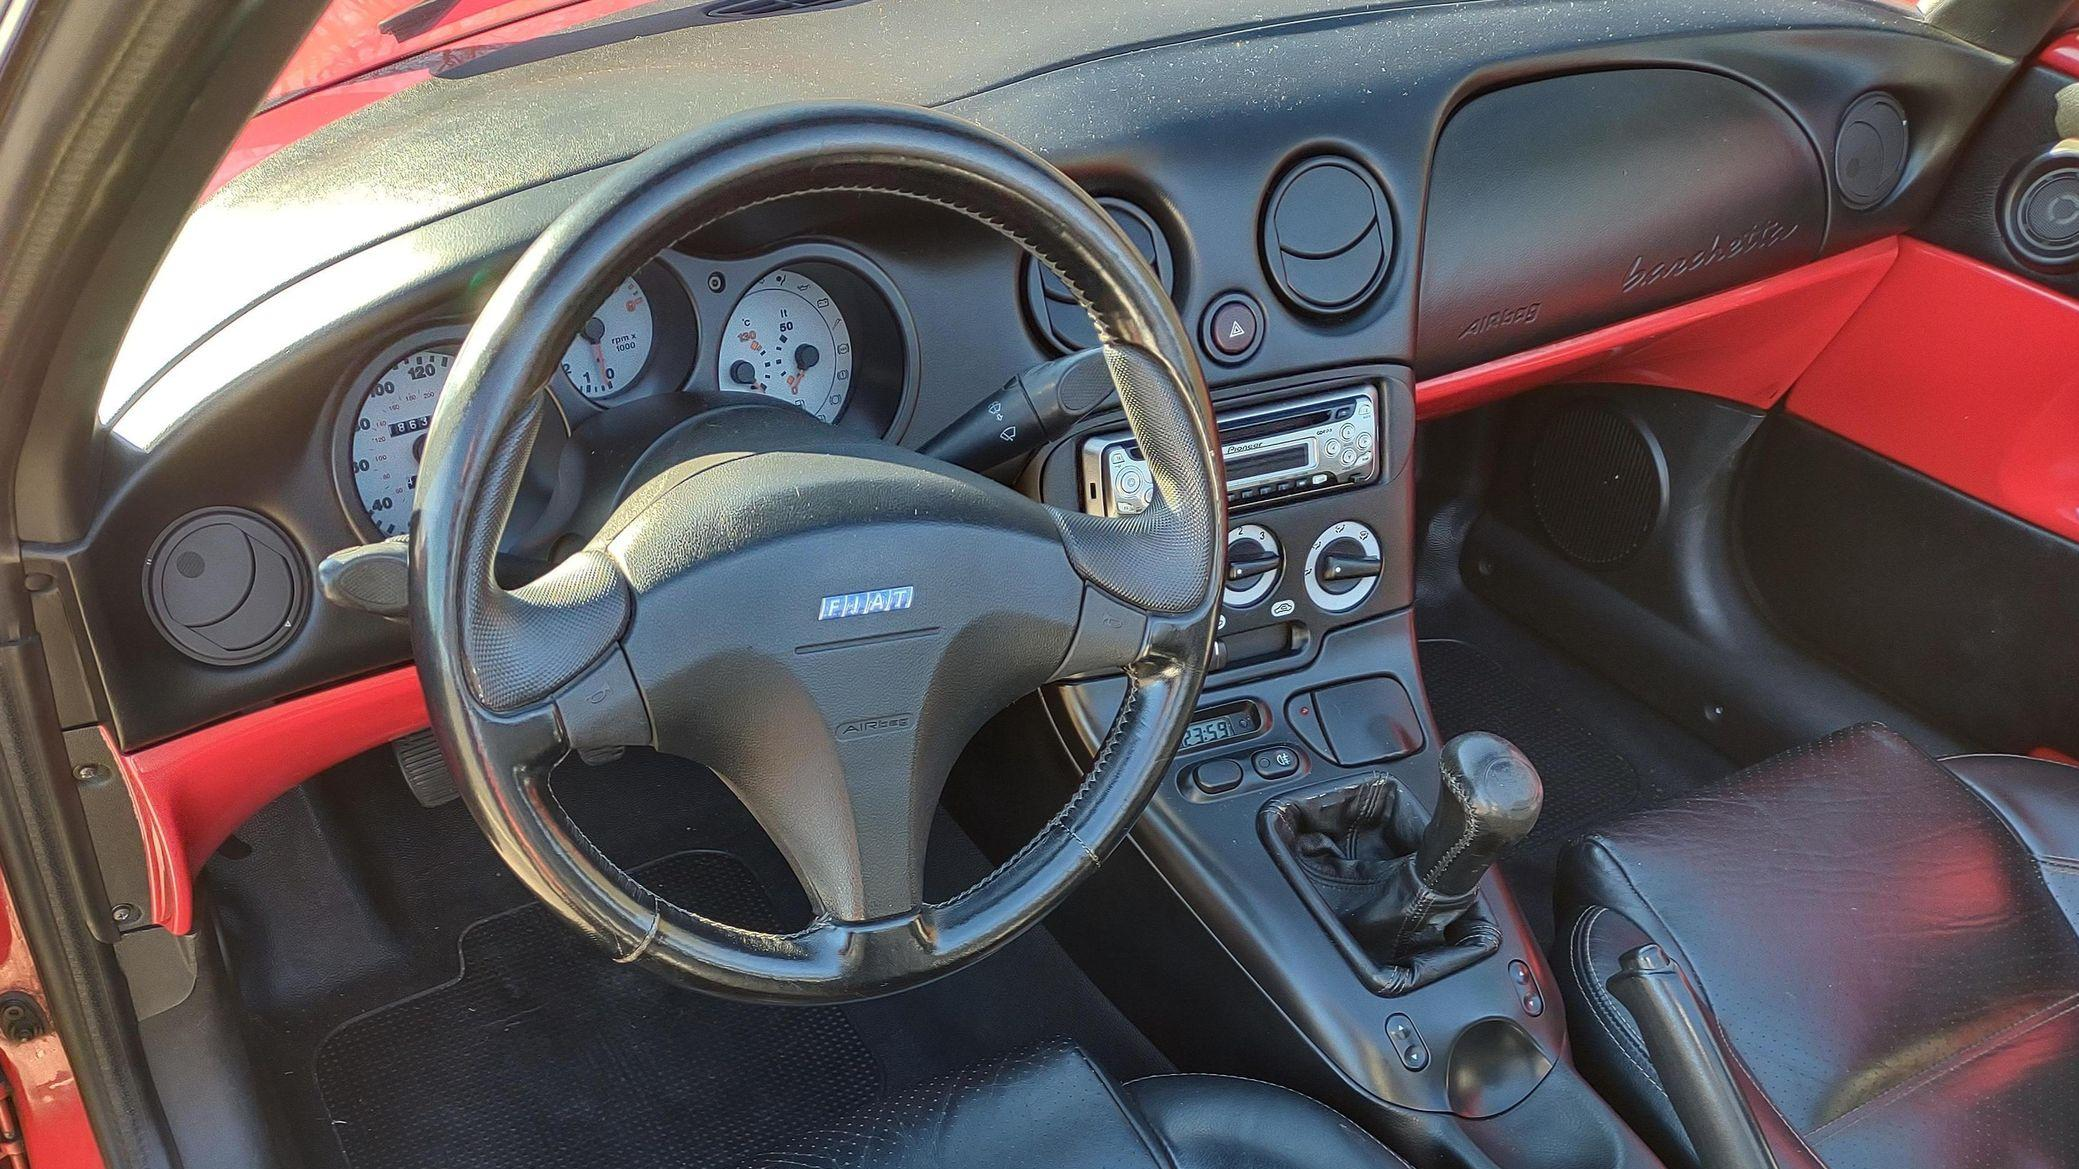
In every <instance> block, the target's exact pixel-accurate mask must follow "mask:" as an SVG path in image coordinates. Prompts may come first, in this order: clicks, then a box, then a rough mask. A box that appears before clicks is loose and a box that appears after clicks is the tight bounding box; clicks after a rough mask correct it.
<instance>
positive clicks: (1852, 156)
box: [1834, 93, 1907, 211]
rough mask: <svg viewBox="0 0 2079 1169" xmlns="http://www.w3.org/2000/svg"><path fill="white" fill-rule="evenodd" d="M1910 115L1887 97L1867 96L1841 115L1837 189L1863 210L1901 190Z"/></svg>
mask: <svg viewBox="0 0 2079 1169" xmlns="http://www.w3.org/2000/svg"><path fill="white" fill-rule="evenodd" d="M1906 147H1907V134H1906V111H1905V110H1904V109H1903V108H1902V107H1901V106H1900V105H1899V103H1898V99H1897V98H1894V97H1892V96H1891V95H1890V94H1888V93H1866V94H1863V95H1862V96H1861V97H1859V98H1856V99H1855V104H1854V105H1851V106H1849V107H1848V112H1847V113H1846V114H1844V115H1842V117H1841V131H1840V133H1839V134H1838V135H1836V136H1835V138H1834V187H1835V189H1837V190H1839V191H1840V192H1841V201H1842V202H1844V203H1846V204H1848V205H1849V206H1850V207H1853V208H1855V209H1856V210H1858V211H1862V210H1866V209H1868V208H1871V207H1875V206H1876V205H1877V204H1879V203H1882V202H1883V201H1885V200H1886V199H1889V198H1891V193H1892V192H1893V191H1895V190H1897V189H1898V185H1899V179H1900V178H1901V177H1903V176H1904V175H1905V173H1906Z"/></svg>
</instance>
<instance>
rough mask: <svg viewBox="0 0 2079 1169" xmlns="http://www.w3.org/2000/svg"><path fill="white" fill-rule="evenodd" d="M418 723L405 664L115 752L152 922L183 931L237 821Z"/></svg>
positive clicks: (415, 693)
mask: <svg viewBox="0 0 2079 1169" xmlns="http://www.w3.org/2000/svg"><path fill="white" fill-rule="evenodd" d="M426 725H427V718H426V695H425V692H424V691H423V690H421V689H420V687H419V672H418V670H417V669H416V668H414V667H411V666H405V667H402V668H399V669H394V670H390V671H388V672H386V673H381V674H375V675H371V676H369V677H366V678H357V679H355V680H353V681H351V682H343V683H341V684H339V685H337V686H333V687H331V688H329V689H325V690H320V691H317V692H315V693H312V694H306V695H303V696H301V697H299V698H291V699H289V700H288V701H286V702H282V703H278V704H277V705H274V706H270V707H267V708H266V709H264V710H257V711H254V712H252V713H251V714H242V715H239V716H237V717H235V718H230V719H226V720H225V721H223V722H220V723H215V724H212V725H210V726H206V727H203V728H202V729H201V730H198V731H193V732H190V733H188V734H185V735H182V736H180V737H179V738H177V739H169V740H167V741H166V742H163V743H159V744H155V745H153V746H150V747H146V748H144V749H142V750H140V751H138V752H137V753H135V754H132V755H125V754H123V753H121V752H115V757H116V760H117V763H118V765H119V766H120V767H121V768H122V772H123V780H124V782H125V783H127V784H128V785H129V788H130V800H131V802H132V803H133V804H134V805H136V807H137V811H138V825H139V828H140V830H141V831H142V832H143V835H144V854H145V865H146V867H147V869H149V870H150V883H151V893H152V921H153V922H154V923H155V924H157V925H161V926H164V927H166V928H167V929H168V930H170V931H172V932H174V933H177V934H184V933H187V932H189V931H190V930H191V929H193V928H194V924H195V875H196V874H197V873H199V872H201V871H202V864H203V862H204V861H207V860H208V859H209V857H210V854H211V853H213V852H215V851H216V850H217V846H219V845H221V844H223V843H224V841H225V840H227V839H229V838H230V836H231V834H232V833H233V832H235V831H237V830H238V827H239V825H241V824H243V823H245V822H246V820H247V819H248V818H249V817H251V816H252V814H253V813H254V812H257V811H259V810H260V809H261V808H262V807H264V806H266V805H267V803H268V802H269V801H271V800H273V799H274V798H275V797H276V796H278V795H280V794H282V793H283V792H285V791H288V790H289V789H290V788H292V787H295V786H296V785H297V784H299V783H302V782H303V781H304V780H306V779H309V778H310V777H312V776H314V775H316V774H318V773H319V772H321V771H324V770H325V769H326V768H328V767H332V766H334V765H336V764H340V763H344V762H346V761H347V760H349V759H352V758H353V757H354V756H356V755H359V754H360V753H361V752H363V751H368V750H372V749H374V748H376V747H380V746H382V745H383V744H385V743H388V742H391V741H392V740H395V739H398V738H401V737H403V736H405V735H408V734H410V733H412V732H413V731H416V730H423V729H424V728H425V727H426ZM110 749H111V750H112V751H113V750H114V744H113V743H111V744H110Z"/></svg>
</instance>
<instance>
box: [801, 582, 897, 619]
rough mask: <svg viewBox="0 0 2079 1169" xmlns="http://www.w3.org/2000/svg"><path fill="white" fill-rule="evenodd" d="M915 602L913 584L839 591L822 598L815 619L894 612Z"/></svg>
mask: <svg viewBox="0 0 2079 1169" xmlns="http://www.w3.org/2000/svg"><path fill="white" fill-rule="evenodd" d="M916 603H917V589H916V587H915V586H914V585H903V586H902V587H901V588H894V589H868V590H866V591H865V592H863V593H839V594H837V595H836V596H831V597H824V598H823V604H822V606H821V607H820V608H818V609H817V610H816V620H818V621H835V620H837V619H838V618H840V617H864V616H866V615H867V614H869V613H895V612H899V611H901V610H903V609H907V608H909V607H910V606H911V605H914V604H916Z"/></svg>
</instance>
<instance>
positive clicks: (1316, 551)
mask: <svg viewBox="0 0 2079 1169" xmlns="http://www.w3.org/2000/svg"><path fill="white" fill-rule="evenodd" d="M1379 571H1380V559H1379V534H1378V533H1377V532H1374V531H1372V530H1371V529H1370V528H1368V527H1366V526H1364V525H1363V524H1361V523H1359V522H1357V521H1356V520H1344V521H1342V522H1341V523H1338V524H1330V525H1329V526H1328V528H1327V529H1326V530H1324V531H1323V532H1322V533H1321V534H1320V535H1319V536H1317V537H1315V539H1314V546H1313V547H1311V548H1309V549H1307V598H1308V599H1309V600H1311V601H1313V602H1314V604H1315V606H1316V607H1318V608H1320V609H1323V610H1325V611H1327V612H1330V613H1347V612H1349V611H1350V610H1352V609H1355V608H1356V607H1357V606H1359V605H1362V604H1364V603H1365V601H1367V600H1369V599H1371V595H1372V592H1373V590H1375V589H1377V588H1378V587H1379Z"/></svg>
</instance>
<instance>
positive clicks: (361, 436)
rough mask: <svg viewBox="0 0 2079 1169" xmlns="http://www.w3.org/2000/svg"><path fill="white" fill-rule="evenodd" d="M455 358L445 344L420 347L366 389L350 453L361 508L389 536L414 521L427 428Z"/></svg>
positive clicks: (355, 487) (348, 447) (356, 418)
mask: <svg viewBox="0 0 2079 1169" xmlns="http://www.w3.org/2000/svg"><path fill="white" fill-rule="evenodd" d="M454 361H455V356H454V354H452V353H450V352H448V351H447V350H445V349H420V350H416V351H414V352H412V353H410V354H407V355H406V356H405V357H404V358H403V359H402V360H400V361H398V362H397V363H396V364H394V365H392V366H390V368H388V369H386V370H384V371H383V372H382V373H381V374H379V375H378V376H377V377H376V378H375V380H374V381H373V382H372V383H370V384H369V385H368V386H367V388H365V389H364V390H363V391H362V393H361V405H360V409H359V411H358V412H357V413H356V414H355V417H354V430H353V438H352V441H351V442H349V443H348V444H347V458H348V460H349V461H350V462H351V464H352V470H353V473H354V491H355V494H356V495H358V496H359V497H360V500H361V510H362V511H364V512H366V513H367V515H368V522H369V523H371V524H373V525H375V530H376V531H378V532H381V533H382V534H383V535H385V536H395V535H398V534H400V533H402V532H403V531H404V530H405V529H406V528H407V527H408V526H409V525H410V524H411V505H412V497H413V495H414V494H415V493H416V492H417V491H418V487H419V456H420V454H421V453H423V452H424V450H425V448H426V428H427V427H428V426H430V425H431V424H432V422H433V406H434V403H436V402H438V401H439V400H440V391H441V388H442V387H443V386H446V385H447V382H448V369H449V367H450V366H452V365H453V364H454Z"/></svg>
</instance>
